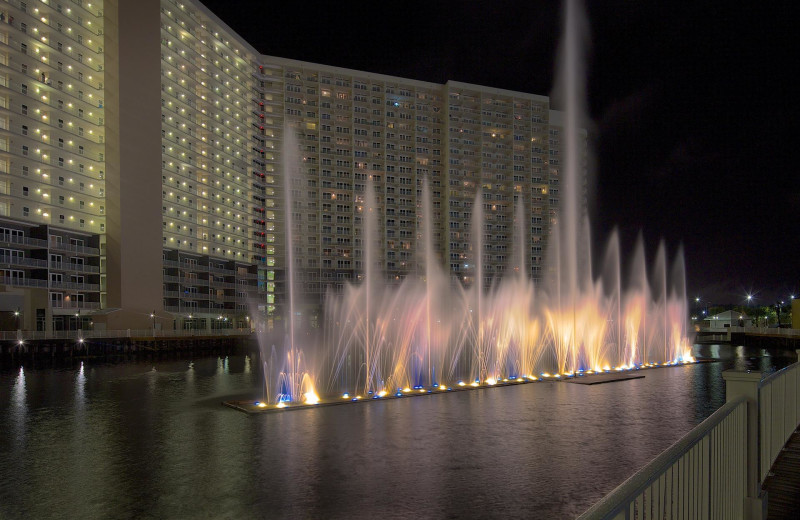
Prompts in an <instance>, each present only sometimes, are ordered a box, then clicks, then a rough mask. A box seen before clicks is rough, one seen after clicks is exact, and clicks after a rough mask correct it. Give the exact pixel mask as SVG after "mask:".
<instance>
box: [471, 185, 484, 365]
mask: <svg viewBox="0 0 800 520" xmlns="http://www.w3.org/2000/svg"><path fill="white" fill-rule="evenodd" d="M469 233H470V239H471V243H472V253H473V254H472V261H473V262H474V263H475V265H474V268H475V269H474V273H475V276H474V277H473V279H474V281H473V285H472V290H473V292H474V294H475V310H476V312H475V313H473V314H475V316H474V318H473V319H472V322H473V327H475V329H474V330H475V335H476V337H477V344H476V354H477V360H476V361H477V370H476V372H475V377H476V378H478V379H479V380H484V379H485V378H486V374H487V370H488V360H487V359H486V345H485V342H484V327H483V278H484V273H483V197H482V195H481V188H478V193H477V195H475V202H474V204H473V205H472V220H471V221H470V224H469Z"/></svg>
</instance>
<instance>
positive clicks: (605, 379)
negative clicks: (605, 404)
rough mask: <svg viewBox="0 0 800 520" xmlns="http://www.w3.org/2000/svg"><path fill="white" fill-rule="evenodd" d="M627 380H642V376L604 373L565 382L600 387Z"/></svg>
mask: <svg viewBox="0 0 800 520" xmlns="http://www.w3.org/2000/svg"><path fill="white" fill-rule="evenodd" d="M629 379H644V374H640V373H638V372H635V373H633V374H631V373H624V372H621V373H615V374H609V373H606V372H604V373H602V374H592V375H588V376H581V377H573V378H570V379H568V380H567V381H569V382H570V383H575V384H578V385H601V384H603V383H616V382H617V381H627V380H629Z"/></svg>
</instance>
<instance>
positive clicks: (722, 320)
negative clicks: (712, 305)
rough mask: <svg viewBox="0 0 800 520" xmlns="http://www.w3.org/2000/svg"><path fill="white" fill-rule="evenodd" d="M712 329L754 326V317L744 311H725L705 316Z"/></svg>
mask: <svg viewBox="0 0 800 520" xmlns="http://www.w3.org/2000/svg"><path fill="white" fill-rule="evenodd" d="M703 321H705V322H708V325H707V326H708V328H710V329H726V328H730V327H752V326H753V319H752V318H751V317H750V316H748V315H747V314H745V313H743V312H737V311H725V312H721V313H719V314H715V315H713V316H709V317H708V318H705V319H704V320H703Z"/></svg>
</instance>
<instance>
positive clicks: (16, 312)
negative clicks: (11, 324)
mask: <svg viewBox="0 0 800 520" xmlns="http://www.w3.org/2000/svg"><path fill="white" fill-rule="evenodd" d="M14 319H15V320H16V322H17V330H19V307H17V310H15V311H14Z"/></svg>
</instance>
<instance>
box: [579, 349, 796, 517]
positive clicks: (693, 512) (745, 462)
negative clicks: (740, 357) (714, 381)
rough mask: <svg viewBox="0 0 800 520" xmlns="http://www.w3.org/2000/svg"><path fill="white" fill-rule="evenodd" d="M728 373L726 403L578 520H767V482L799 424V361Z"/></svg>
mask: <svg viewBox="0 0 800 520" xmlns="http://www.w3.org/2000/svg"><path fill="white" fill-rule="evenodd" d="M722 375H723V378H724V379H725V382H726V399H727V402H726V403H725V405H723V406H722V407H721V408H720V409H719V410H717V411H716V412H714V413H713V414H712V415H711V416H710V417H709V418H707V419H706V420H705V421H703V422H702V423H700V424H699V425H698V426H697V427H696V428H694V429H693V430H692V431H690V432H689V433H688V434H686V435H685V436H684V437H683V438H682V439H680V440H679V441H678V442H676V443H675V444H674V445H672V446H671V447H670V448H668V449H667V450H666V451H664V452H663V453H661V454H660V455H659V456H658V457H656V458H655V459H654V460H653V461H652V462H650V463H649V464H648V465H647V466H645V467H644V468H642V469H641V470H639V471H638V472H636V473H635V474H634V475H633V476H632V477H630V478H629V479H628V480H626V481H625V482H623V483H622V484H621V485H620V486H618V487H617V488H616V489H615V490H613V491H612V492H611V493H609V494H608V495H606V496H605V497H604V498H603V499H602V500H600V502H598V503H597V504H595V505H594V506H592V507H591V508H589V510H587V511H586V512H585V513H584V514H583V515H581V516H580V517H579V520H600V519H603V520H623V519H624V520H634V519H635V520H647V519H651V518H658V519H662V518H670V519H672V518H691V519H695V518H703V519H717V518H719V519H728V518H731V519H762V518H766V504H767V497H766V495H765V493H764V492H763V491H762V490H761V484H762V483H763V482H764V479H765V478H766V477H767V475H768V474H769V470H770V468H771V467H772V465H773V463H774V462H775V460H776V459H777V457H778V455H779V453H780V451H781V449H782V448H783V447H784V445H785V444H786V441H787V440H788V439H789V437H790V436H791V435H792V433H793V432H794V431H795V429H796V428H797V426H798V424H800V363H795V364H794V365H791V366H789V367H787V368H784V369H783V370H780V371H778V372H775V373H773V374H770V375H769V376H767V377H764V378H762V374H760V373H751V372H739V371H734V370H726V371H724V372H723V374H722Z"/></svg>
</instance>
